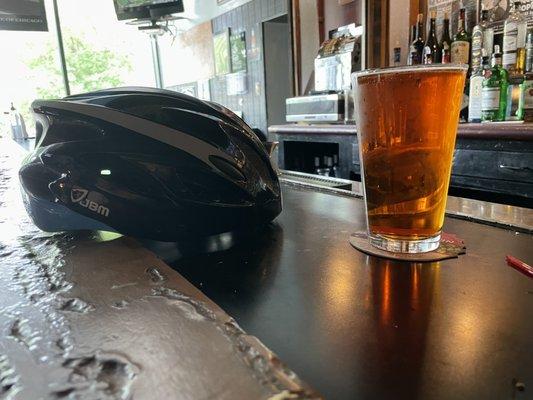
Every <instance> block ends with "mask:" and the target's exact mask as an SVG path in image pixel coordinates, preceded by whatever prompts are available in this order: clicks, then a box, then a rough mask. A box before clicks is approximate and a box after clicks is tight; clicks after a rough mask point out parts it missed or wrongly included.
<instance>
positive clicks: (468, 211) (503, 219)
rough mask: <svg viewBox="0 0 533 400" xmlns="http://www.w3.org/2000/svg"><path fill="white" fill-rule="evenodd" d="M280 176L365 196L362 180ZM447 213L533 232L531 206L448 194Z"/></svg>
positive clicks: (295, 182)
mask: <svg viewBox="0 0 533 400" xmlns="http://www.w3.org/2000/svg"><path fill="white" fill-rule="evenodd" d="M280 179H281V181H282V182H284V183H286V184H288V185H295V186H300V187H307V188H312V189H315V190H316V189H322V190H324V191H332V192H335V193H338V194H344V195H348V196H353V197H358V198H361V197H363V191H362V187H361V183H360V182H355V181H350V180H347V179H339V178H329V177H322V176H316V175H314V174H305V173H301V172H295V171H285V170H282V171H281V176H280ZM446 215H447V216H449V217H454V218H461V219H463V218H464V219H468V220H472V221H475V222H480V223H484V224H488V225H495V226H501V227H504V228H510V229H513V230H515V231H521V232H527V233H531V232H533V213H531V210H530V209H527V208H523V207H516V206H510V205H506V204H497V203H490V202H485V201H481V200H473V199H465V198H462V197H454V196H448V200H447V203H446Z"/></svg>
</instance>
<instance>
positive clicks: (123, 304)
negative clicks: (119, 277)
mask: <svg viewBox="0 0 533 400" xmlns="http://www.w3.org/2000/svg"><path fill="white" fill-rule="evenodd" d="M129 304H130V303H128V302H127V301H126V300H119V301H115V302H114V303H113V304H112V305H111V307H113V308H116V309H118V310H121V309H123V308H126V307H127V306H128V305H129Z"/></svg>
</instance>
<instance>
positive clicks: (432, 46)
mask: <svg viewBox="0 0 533 400" xmlns="http://www.w3.org/2000/svg"><path fill="white" fill-rule="evenodd" d="M436 21H437V12H436V11H431V18H430V20H429V24H430V25H429V26H430V28H429V34H428V37H427V40H426V44H425V45H424V55H423V63H424V64H435V63H438V62H440V59H439V58H440V55H441V51H440V46H439V41H438V40H437V28H436Z"/></svg>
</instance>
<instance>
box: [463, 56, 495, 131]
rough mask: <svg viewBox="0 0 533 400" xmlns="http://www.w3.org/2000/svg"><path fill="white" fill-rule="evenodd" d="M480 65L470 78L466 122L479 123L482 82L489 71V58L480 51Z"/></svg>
mask: <svg viewBox="0 0 533 400" xmlns="http://www.w3.org/2000/svg"><path fill="white" fill-rule="evenodd" d="M481 52H482V57H481V65H480V66H479V67H478V68H476V69H473V70H472V75H471V76H470V92H469V96H468V122H481V99H482V94H483V81H484V80H485V77H486V76H487V72H488V70H490V65H489V59H490V58H489V56H487V55H486V53H485V50H484V49H481Z"/></svg>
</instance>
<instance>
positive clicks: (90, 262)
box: [0, 141, 319, 400]
mask: <svg viewBox="0 0 533 400" xmlns="http://www.w3.org/2000/svg"><path fill="white" fill-rule="evenodd" d="M0 144H1V147H0V254H1V261H0V269H1V273H0V399H3V400H4V399H5V400H17V399H20V400H26V399H28V400H29V399H32V400H33V399H55V400H58V399H95V400H96V399H98V400H104V399H108V400H111V399H113V400H114V399H116V400H120V399H124V400H126V399H184V400H189V399H190V400H195V399H225V400H250V399H264V400H268V399H288V398H293V397H288V396H292V395H293V394H294V396H296V397H294V398H297V399H299V398H306V399H307V398H311V399H315V398H318V397H319V396H318V395H316V394H315V392H314V391H312V390H311V389H310V388H309V387H308V386H307V385H305V384H304V383H302V382H301V381H300V380H299V378H298V377H297V375H296V374H294V372H292V371H291V370H290V369H289V368H288V367H286V366H285V365H284V364H282V363H281V361H280V360H279V359H278V358H277V357H276V356H275V355H274V354H273V353H272V352H271V351H270V350H268V349H267V348H266V347H265V346H264V345H263V344H262V343H261V341H260V340H259V339H258V338H257V337H254V336H251V335H248V334H246V333H245V332H243V331H242V330H241V329H240V328H239V326H238V324H237V323H236V322H235V321H234V320H233V319H232V318H231V317H230V316H229V315H228V314H226V313H225V312H224V311H223V310H222V309H220V307H218V306H217V305H216V304H215V303H213V302H212V301H211V300H210V299H208V298H207V297H206V296H205V295H204V294H203V293H202V292H201V291H200V289H201V287H200V289H198V288H195V287H194V286H193V285H192V284H191V283H189V282H188V281H187V280H186V279H185V278H184V277H183V276H182V275H180V274H179V273H178V272H176V271H175V270H172V269H171V268H170V267H169V266H168V265H166V264H165V263H164V262H163V261H162V260H161V259H159V258H158V257H157V256H156V255H155V254H154V253H152V252H151V251H148V250H147V249H146V248H143V246H142V245H141V244H140V243H139V242H138V241H136V240H134V239H131V238H126V237H120V236H119V235H117V234H110V233H97V232H79V233H72V232H70V233H56V234H50V233H45V232H42V231H40V230H38V229H37V228H36V227H35V226H34V225H33V224H32V223H31V221H30V220H29V217H28V216H27V215H26V212H25V211H24V207H23V206H22V199H21V195H20V190H19V187H18V182H17V181H18V177H17V173H16V171H17V170H18V166H19V165H20V155H21V153H20V152H18V150H17V148H15V147H13V146H10V142H7V141H0ZM6 150H8V151H6ZM19 150H20V149H19ZM7 153H10V154H9V155H8V154H7ZM200 286H201V285H200Z"/></svg>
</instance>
